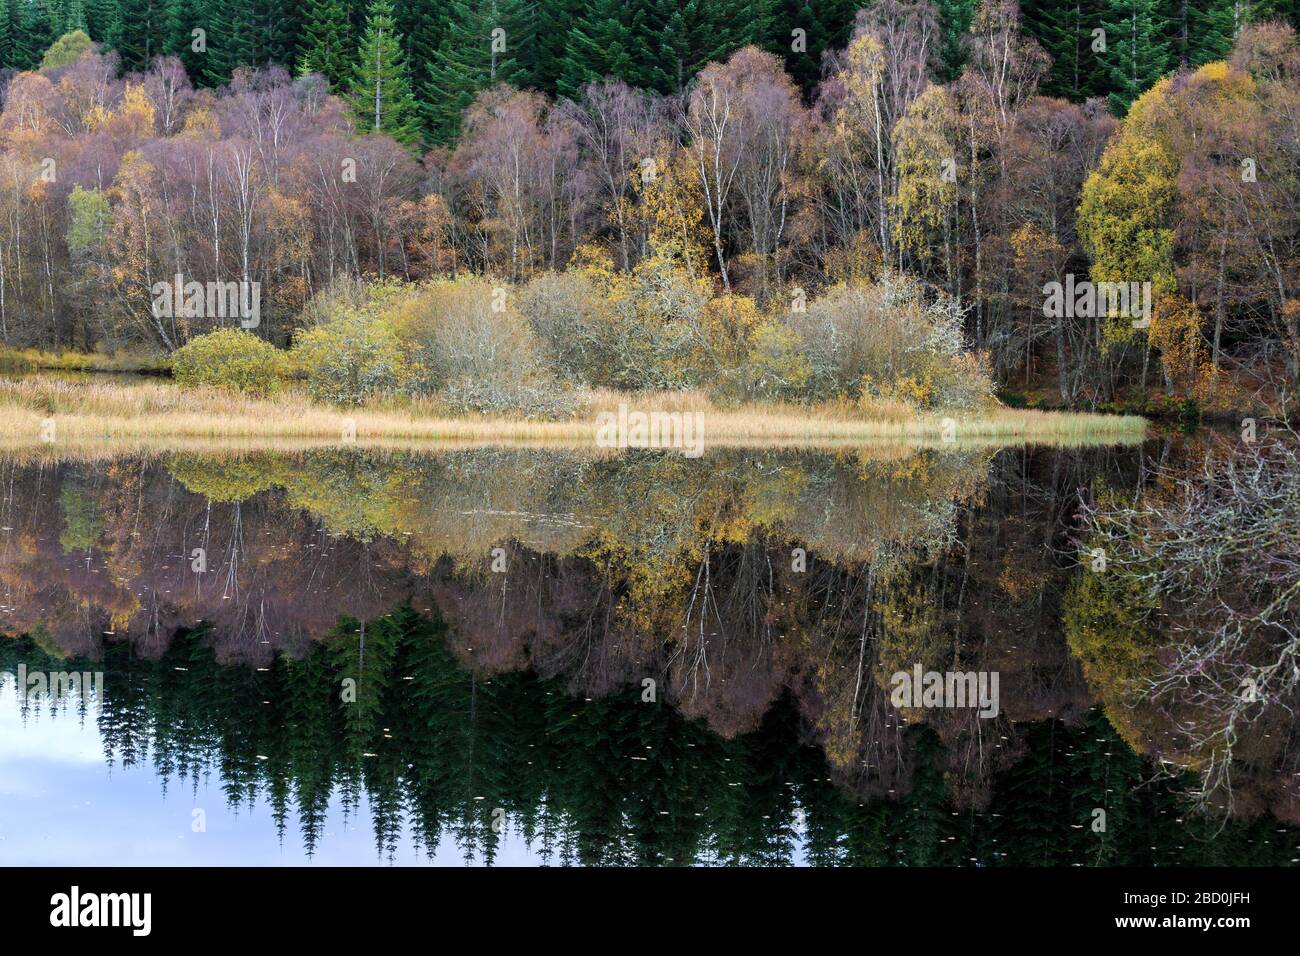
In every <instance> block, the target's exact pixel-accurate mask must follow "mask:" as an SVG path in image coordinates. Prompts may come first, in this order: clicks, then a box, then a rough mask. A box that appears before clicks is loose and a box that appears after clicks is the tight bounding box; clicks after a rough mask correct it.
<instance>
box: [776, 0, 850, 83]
mask: <svg viewBox="0 0 1300 956" xmlns="http://www.w3.org/2000/svg"><path fill="white" fill-rule="evenodd" d="M857 9H858V4H857V2H856V0H781V2H780V3H779V4H778V6H777V10H776V13H775V18H774V19H775V26H774V28H773V39H772V42H771V43H770V44H768V45H767V46H768V49H770V50H771V51H772V52H773V53H779V54H780V55H781V56H783V57H785V68H786V70H787V71H789V73H790V75H791V76H793V77H794V78H795V82H797V83H798V84H799V86H800V87H801V88H802V89H803V90H804V92H805V93H810V92H811V91H812V89H813V87H815V86H816V85H817V83H818V82H819V81H820V80H821V70H822V54H823V53H824V52H825V51H826V50H839V49H843V48H844V47H846V46H848V42H849V35H850V34H851V33H852V32H853V20H854V14H855V13H856V12H857ZM795 30H802V31H803V34H802V36H796V35H795V34H794V31H795ZM796 47H803V49H796Z"/></svg>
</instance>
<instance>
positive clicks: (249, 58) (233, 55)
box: [202, 0, 258, 86]
mask: <svg viewBox="0 0 1300 956" xmlns="http://www.w3.org/2000/svg"><path fill="white" fill-rule="evenodd" d="M204 7H205V9H204V10H203V11H202V19H203V20H204V21H205V27H204V29H206V30H207V46H208V52H207V54H206V56H205V60H204V65H203V73H202V80H203V82H204V83H205V84H206V85H208V86H221V85H222V84H224V83H227V82H229V81H230V77H231V74H233V73H234V72H235V70H236V68H238V67H241V66H253V65H255V64H257V62H258V58H257V53H256V50H255V49H254V47H253V35H254V33H255V30H254V14H253V4H252V0H204Z"/></svg>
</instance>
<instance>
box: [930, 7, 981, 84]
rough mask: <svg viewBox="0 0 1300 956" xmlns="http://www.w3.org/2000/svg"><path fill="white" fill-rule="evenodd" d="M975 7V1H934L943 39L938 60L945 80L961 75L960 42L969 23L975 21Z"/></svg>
mask: <svg viewBox="0 0 1300 956" xmlns="http://www.w3.org/2000/svg"><path fill="white" fill-rule="evenodd" d="M976 5H977V4H976V0H935V5H934V6H935V12H937V13H938V14H939V29H940V31H941V34H942V37H943V39H942V41H941V43H940V46H939V59H940V61H941V62H942V64H943V78H944V79H946V80H955V79H956V78H957V77H958V76H960V75H961V68H962V65H963V63H965V60H966V55H965V52H964V51H963V50H962V42H961V41H962V37H964V36H965V35H966V33H967V31H969V30H970V25H971V21H972V20H974V19H975V8H976Z"/></svg>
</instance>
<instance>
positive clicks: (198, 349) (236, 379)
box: [172, 329, 286, 395]
mask: <svg viewBox="0 0 1300 956" xmlns="http://www.w3.org/2000/svg"><path fill="white" fill-rule="evenodd" d="M285 369H286V364H285V355H284V353H283V352H281V351H280V350H279V349H277V348H276V347H275V346H274V345H272V344H271V343H269V342H267V341H265V340H263V339H260V338H258V337H257V336H256V335H254V334H253V333H251V332H248V331H245V330H244V329H217V330H216V331H215V332H209V333H208V334H207V335H200V336H198V337H197V338H194V339H191V340H190V341H189V342H188V343H187V344H186V345H184V346H182V347H181V348H179V349H177V350H176V351H175V352H174V353H173V354H172V375H174V376H175V378H176V381H177V383H178V384H180V385H184V386H186V387H192V386H195V385H215V386H218V387H221V388H231V389H237V390H238V391H241V392H247V393H249V394H250V395H268V394H270V393H271V392H273V391H275V389H276V388H277V387H278V386H279V384H280V378H281V376H282V375H283V374H284V372H285Z"/></svg>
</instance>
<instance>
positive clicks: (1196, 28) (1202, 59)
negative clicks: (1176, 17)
mask: <svg viewBox="0 0 1300 956" xmlns="http://www.w3.org/2000/svg"><path fill="white" fill-rule="evenodd" d="M1199 6H1200V9H1197V10H1191V11H1189V24H1188V26H1189V29H1188V41H1187V62H1188V64H1189V65H1191V66H1200V65H1201V64H1202V63H1209V62H1210V61H1212V60H1222V59H1223V58H1224V57H1226V56H1227V55H1228V53H1229V52H1230V51H1231V50H1232V44H1233V43H1235V42H1236V40H1237V34H1238V33H1239V32H1240V31H1241V28H1242V27H1244V26H1245V25H1246V23H1247V22H1249V19H1251V17H1250V14H1251V13H1252V11H1251V10H1250V9H1249V7H1248V5H1247V4H1244V3H1242V2H1241V0H1203V2H1202V3H1201V4H1199Z"/></svg>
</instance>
